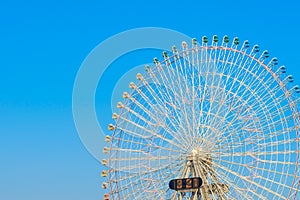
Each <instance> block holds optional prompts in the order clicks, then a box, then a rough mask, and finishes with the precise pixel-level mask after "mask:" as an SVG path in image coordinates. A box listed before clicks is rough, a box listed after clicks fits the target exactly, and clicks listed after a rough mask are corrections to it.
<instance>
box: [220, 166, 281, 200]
mask: <svg viewBox="0 0 300 200" xmlns="http://www.w3.org/2000/svg"><path fill="white" fill-rule="evenodd" d="M218 168H219V169H222V170H224V171H225V172H229V173H231V174H232V175H234V176H236V177H239V178H240V179H242V180H244V181H246V182H248V183H250V184H252V185H255V186H257V187H259V188H261V189H262V190H264V191H267V192H269V193H270V194H273V195H275V196H277V197H279V198H281V199H286V198H285V197H284V196H282V195H280V194H278V193H276V192H274V191H273V190H271V189H269V188H267V187H264V186H262V185H260V184H258V183H256V182H255V181H252V180H251V179H250V178H248V177H245V176H243V175H240V174H238V173H237V172H235V171H233V170H231V169H229V168H227V167H225V166H222V165H219V164H218ZM249 191H251V192H253V191H252V190H249Z"/></svg>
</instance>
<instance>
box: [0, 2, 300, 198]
mask: <svg viewBox="0 0 300 200" xmlns="http://www.w3.org/2000/svg"><path fill="white" fill-rule="evenodd" d="M280 2H281V3H280ZM145 26H157V27H165V28H170V29H174V30H177V31H180V32H182V33H185V34H187V35H189V36H191V37H197V38H198V39H200V38H201V36H203V35H207V36H209V37H211V36H212V35H214V34H217V35H219V36H220V37H221V36H223V35H225V34H228V35H229V36H230V37H231V38H232V37H234V36H238V37H239V38H240V39H241V40H245V39H248V40H249V41H250V42H251V43H252V44H254V43H258V44H259V45H260V47H261V49H262V50H263V49H268V50H269V52H270V54H271V55H272V56H276V57H277V58H278V59H279V61H280V64H284V65H285V66H286V67H287V69H288V73H290V74H292V75H294V77H295V80H296V81H295V82H296V83H298V84H300V70H299V69H300V63H299V53H300V51H299V47H300V3H299V1H296V0H295V1H290V0H285V1H275V0H273V1H261V0H260V1H259V0H253V1H237V0H236V1H201V0H199V1H188V0H187V1H175V0H174V1H168V0H163V1H156V0H151V1H145V2H142V1H131V2H130V3H129V1H113V0H112V1H107V2H104V1H67V0H61V1H32V0H28V1H14V0H13V1H5V2H4V1H1V3H0V59H1V63H0V69H1V71H0V136H1V139H0V158H1V161H0V199H3V200H21V199H22V200H54V199H55V200H87V199H88V200H96V199H102V198H103V197H102V195H103V193H104V191H103V190H102V189H101V183H102V179H101V176H100V172H101V169H102V168H101V164H100V163H99V162H98V161H97V160H95V159H94V158H93V157H92V156H91V155H90V154H89V153H88V152H87V151H86V150H85V148H84V146H83V145H82V143H81V141H80V139H79V137H78V135H77V132H76V129H75V126H74V122H73V117H72V89H73V83H74V79H75V77H76V73H77V71H78V69H79V67H80V65H81V63H82V61H83V60H84V58H85V57H86V56H87V55H88V53H89V52H90V51H91V50H92V49H93V48H94V47H95V46H96V45H97V44H99V43H100V42H101V41H103V40H105V39H106V38H108V37H110V36H112V35H114V34H117V33H119V32H122V31H125V30H128V29H131V28H137V27H145ZM154 54H155V52H149V54H145V52H144V53H138V52H137V53H136V55H134V54H131V55H128V57H127V58H122V59H123V60H119V61H118V62H116V63H115V64H114V66H112V67H111V68H109V70H108V71H107V73H106V75H107V77H110V75H112V74H115V75H116V77H120V76H121V75H122V74H121V73H123V72H124V71H126V70H130V66H131V65H132V66H136V65H137V64H139V63H138V61H139V59H138V58H137V56H144V58H145V59H146V60H148V61H149V62H151V61H152V57H153V55H154ZM160 55H161V53H160V52H157V55H156V56H158V57H160ZM125 57H126V56H125ZM148 57H149V58H148ZM123 62H126V66H125V68H122V70H119V69H118V67H120V66H121V65H122V63H123ZM123 66H124V65H123ZM107 77H106V79H105V78H104V79H103V80H101V81H102V84H104V86H106V87H105V90H104V91H103V92H104V94H105V98H103V99H102V98H97V105H98V107H97V108H98V110H99V109H100V111H99V112H102V114H103V120H102V121H101V123H104V124H106V123H107V122H108V121H109V119H110V117H111V113H110V110H109V109H108V108H107V109H106V110H103V111H101V108H103V107H107V104H108V105H109V106H110V104H109V103H110V102H109V101H108V99H109V98H110V96H111V92H112V91H111V89H112V88H113V84H114V83H113V82H112V83H108V82H106V81H109V78H107Z"/></svg>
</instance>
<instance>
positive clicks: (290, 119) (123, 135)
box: [102, 36, 300, 200]
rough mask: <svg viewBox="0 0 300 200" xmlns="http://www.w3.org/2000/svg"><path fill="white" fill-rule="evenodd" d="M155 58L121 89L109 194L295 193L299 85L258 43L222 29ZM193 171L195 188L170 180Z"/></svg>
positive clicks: (237, 195)
mask: <svg viewBox="0 0 300 200" xmlns="http://www.w3.org/2000/svg"><path fill="white" fill-rule="evenodd" d="M172 53H173V54H172V55H170V56H168V54H167V53H166V52H163V58H164V59H163V61H161V62H160V61H159V60H158V59H157V58H155V59H154V66H146V73H145V74H144V75H142V74H137V79H138V81H137V82H136V83H134V82H131V83H130V86H129V87H130V88H131V92H129V93H127V92H124V94H123V97H124V98H125V101H124V102H123V103H122V102H119V103H118V105H117V107H118V108H119V109H120V112H119V113H118V114H117V113H114V114H113V119H114V120H115V124H110V125H109V129H110V130H112V131H113V133H112V135H111V136H107V137H106V141H107V142H108V143H109V146H108V147H106V148H104V150H103V151H104V153H107V154H108V158H107V159H104V160H103V161H102V163H103V164H104V165H106V166H107V170H104V171H103V172H102V175H103V176H104V177H107V178H108V180H107V181H106V182H104V183H103V188H108V189H109V192H108V195H109V196H110V199H114V200H116V199H121V200H126V199H137V200H146V199H151V200H152V199H194V200H196V199H296V198H300V197H299V196H297V192H298V187H299V175H300V174H299V169H298V162H299V135H298V133H299V112H298V109H297V104H298V102H299V99H298V97H297V93H299V92H300V89H299V87H298V86H294V85H293V83H291V82H293V78H292V77H291V76H289V75H286V68H285V67H284V66H278V60H277V59H276V58H270V57H269V53H268V52H267V51H263V52H260V49H259V47H258V45H254V46H253V47H250V45H249V42H248V41H244V42H243V44H239V40H238V38H234V40H233V41H232V43H231V42H229V39H228V37H227V36H224V37H223V40H222V41H221V42H218V37H217V36H213V38H212V42H211V43H209V42H208V39H207V37H205V36H204V37H203V38H202V43H201V44H199V43H198V42H197V41H196V39H193V41H192V46H191V47H190V48H189V47H188V45H187V43H186V42H183V43H182V51H180V52H179V51H178V50H177V48H176V47H172ZM193 176H198V177H201V178H202V179H203V185H202V186H201V187H200V188H199V189H198V190H196V191H195V190H194V191H173V190H170V189H169V187H168V182H169V181H170V180H171V179H174V178H184V177H193Z"/></svg>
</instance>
